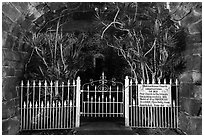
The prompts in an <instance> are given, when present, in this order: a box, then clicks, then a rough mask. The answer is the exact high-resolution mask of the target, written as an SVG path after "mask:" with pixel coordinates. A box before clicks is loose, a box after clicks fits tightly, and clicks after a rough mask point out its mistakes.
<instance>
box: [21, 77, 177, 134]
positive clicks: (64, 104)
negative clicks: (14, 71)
mask: <svg viewBox="0 0 204 137" xmlns="http://www.w3.org/2000/svg"><path fill="white" fill-rule="evenodd" d="M95 82H96V81H95ZM97 82H100V84H99V85H98V86H96V85H94V84H93V83H94V81H92V82H91V83H88V84H84V85H83V86H81V81H80V78H79V77H78V78H77V80H72V81H69V80H68V81H67V82H59V81H54V82H53V81H50V82H47V81H43V82H42V81H38V82H36V81H26V83H25V82H23V81H22V82H21V86H20V92H21V105H20V106H21V130H47V129H70V128H74V127H79V126H80V116H82V117H124V118H125V126H130V127H136V128H178V115H179V100H178V89H179V88H178V86H179V84H178V81H177V80H175V81H174V83H173V82H172V80H171V79H170V80H168V82H167V81H166V79H164V80H163V81H161V80H160V79H158V80H157V81H155V80H154V79H153V80H151V81H150V80H147V81H137V80H136V81H133V80H132V79H129V78H128V77H127V76H126V78H125V85H123V83H119V84H118V85H120V86H118V85H117V84H116V82H114V81H111V83H113V85H110V86H108V85H107V82H108V81H107V80H106V79H105V77H104V73H103V74H102V79H100V80H98V81H97ZM145 87H150V88H151V87H158V89H159V88H162V87H164V90H166V89H165V88H168V90H167V91H168V92H171V93H169V94H167V93H165V92H166V91H164V96H163V95H158V97H159V99H158V100H162V99H161V97H162V98H163V97H164V98H165V99H167V102H165V103H164V105H163V106H162V105H161V104H162V103H161V102H160V103H158V104H159V105H158V104H157V103H154V102H153V103H151V102H150V103H148V99H147V98H148V97H149V98H150V97H151V98H152V97H155V95H153V96H149V95H148V94H147V96H141V94H146V93H143V88H145ZM91 88H92V89H91ZM153 89H154V88H153ZM159 90H160V89H159ZM159 90H158V91H157V90H155V92H158V93H159V92H163V89H162V90H160V91H159ZM147 91H148V90H147ZM145 92H146V91H145ZM149 92H150V91H149ZM162 94H163V93H162ZM145 98H146V101H147V102H146V103H143V104H142V101H141V100H142V99H145ZM155 98H156V97H155ZM165 99H164V100H165ZM150 100H151V101H152V99H150Z"/></svg>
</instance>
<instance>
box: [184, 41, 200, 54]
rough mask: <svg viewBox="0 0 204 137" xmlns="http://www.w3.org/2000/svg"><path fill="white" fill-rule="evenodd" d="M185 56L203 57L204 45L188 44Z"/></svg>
mask: <svg viewBox="0 0 204 137" xmlns="http://www.w3.org/2000/svg"><path fill="white" fill-rule="evenodd" d="M184 54H185V55H190V56H193V55H200V56H201V55H202V43H188V44H187V48H186V50H185V51H184Z"/></svg>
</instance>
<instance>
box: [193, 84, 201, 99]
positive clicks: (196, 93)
mask: <svg viewBox="0 0 204 137" xmlns="http://www.w3.org/2000/svg"><path fill="white" fill-rule="evenodd" d="M193 96H194V98H195V99H196V100H202V85H194V87H193Z"/></svg>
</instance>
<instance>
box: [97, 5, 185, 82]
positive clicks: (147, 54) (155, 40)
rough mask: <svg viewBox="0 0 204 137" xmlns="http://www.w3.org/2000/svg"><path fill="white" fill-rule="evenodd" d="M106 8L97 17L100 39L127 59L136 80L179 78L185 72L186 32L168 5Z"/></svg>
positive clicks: (113, 6)
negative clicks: (183, 51)
mask: <svg viewBox="0 0 204 137" xmlns="http://www.w3.org/2000/svg"><path fill="white" fill-rule="evenodd" d="M106 9H107V10H106V11H103V12H101V11H98V12H97V14H96V18H97V20H96V21H95V24H97V25H99V24H100V26H101V28H100V29H101V30H102V31H100V32H99V34H100V38H101V40H103V41H104V43H106V45H108V46H110V47H112V48H114V49H116V50H118V51H119V55H121V56H123V57H124V59H125V60H126V61H127V63H128V65H129V67H130V68H131V71H132V73H133V75H132V76H133V78H139V79H143V80H146V79H151V77H150V76H152V78H164V77H176V75H177V74H178V73H179V71H182V68H183V67H184V64H185V62H184V61H183V58H182V56H181V52H182V50H184V48H185V42H184V40H185V35H184V34H185V33H184V31H183V30H182V28H181V27H180V26H179V25H178V24H177V23H176V22H174V21H173V20H172V19H171V14H170V13H169V10H168V9H166V5H165V3H147V2H145V3H109V5H107V8H106ZM98 28H99V27H98Z"/></svg>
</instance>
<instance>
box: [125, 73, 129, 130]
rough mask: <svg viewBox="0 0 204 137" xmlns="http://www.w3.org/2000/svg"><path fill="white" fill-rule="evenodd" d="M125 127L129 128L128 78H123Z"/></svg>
mask: <svg viewBox="0 0 204 137" xmlns="http://www.w3.org/2000/svg"><path fill="white" fill-rule="evenodd" d="M125 126H129V78H128V76H126V77H125Z"/></svg>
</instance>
